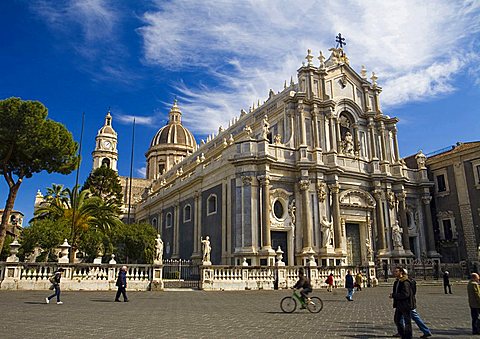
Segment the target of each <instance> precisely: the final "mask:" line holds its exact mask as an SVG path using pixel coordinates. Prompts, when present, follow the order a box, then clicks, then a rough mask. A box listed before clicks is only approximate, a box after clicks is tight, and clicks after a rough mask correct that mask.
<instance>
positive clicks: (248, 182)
mask: <svg viewBox="0 0 480 339" xmlns="http://www.w3.org/2000/svg"><path fill="white" fill-rule="evenodd" d="M252 180H253V177H251V176H242V183H243V186H250V185H251V184H252Z"/></svg>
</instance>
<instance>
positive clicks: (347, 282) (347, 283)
mask: <svg viewBox="0 0 480 339" xmlns="http://www.w3.org/2000/svg"><path fill="white" fill-rule="evenodd" d="M345 288H346V289H347V296H346V297H345V298H347V300H348V301H353V288H354V284H353V277H352V274H351V272H350V270H348V271H347V275H346V276H345Z"/></svg>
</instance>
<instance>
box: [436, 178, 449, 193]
mask: <svg viewBox="0 0 480 339" xmlns="http://www.w3.org/2000/svg"><path fill="white" fill-rule="evenodd" d="M437 190H438V192H445V191H446V190H447V185H446V184H445V176H444V175H443V174H440V175H437Z"/></svg>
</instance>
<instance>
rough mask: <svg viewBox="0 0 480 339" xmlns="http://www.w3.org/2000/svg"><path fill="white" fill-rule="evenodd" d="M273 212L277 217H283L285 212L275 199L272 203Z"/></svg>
mask: <svg viewBox="0 0 480 339" xmlns="http://www.w3.org/2000/svg"><path fill="white" fill-rule="evenodd" d="M273 214H274V215H275V217H276V218H277V219H283V217H284V214H285V208H284V207H283V204H282V202H281V201H280V200H275V202H274V203H273Z"/></svg>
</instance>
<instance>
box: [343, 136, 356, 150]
mask: <svg viewBox="0 0 480 339" xmlns="http://www.w3.org/2000/svg"><path fill="white" fill-rule="evenodd" d="M343 153H344V154H348V155H353V153H354V150H353V137H352V134H351V133H350V132H347V133H346V134H345V139H344V140H343Z"/></svg>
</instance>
